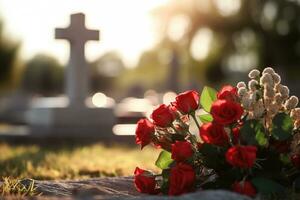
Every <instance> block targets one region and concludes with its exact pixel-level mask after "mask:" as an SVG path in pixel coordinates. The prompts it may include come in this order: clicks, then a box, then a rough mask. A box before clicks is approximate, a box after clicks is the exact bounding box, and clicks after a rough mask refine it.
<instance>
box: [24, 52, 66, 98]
mask: <svg viewBox="0 0 300 200" xmlns="http://www.w3.org/2000/svg"><path fill="white" fill-rule="evenodd" d="M63 70H64V68H63V67H62V66H61V65H60V64H59V63H58V61H57V60H56V59H55V58H52V57H50V56H47V55H42V54H40V55H36V56H35V57H34V58H32V59H31V60H29V61H28V62H27V63H26V65H25V69H24V72H23V76H22V82H21V87H22V89H24V90H25V91H27V92H29V93H30V94H39V95H43V96H53V95H57V94H61V93H62V92H63V78H64V77H63V73H64V72H63Z"/></svg>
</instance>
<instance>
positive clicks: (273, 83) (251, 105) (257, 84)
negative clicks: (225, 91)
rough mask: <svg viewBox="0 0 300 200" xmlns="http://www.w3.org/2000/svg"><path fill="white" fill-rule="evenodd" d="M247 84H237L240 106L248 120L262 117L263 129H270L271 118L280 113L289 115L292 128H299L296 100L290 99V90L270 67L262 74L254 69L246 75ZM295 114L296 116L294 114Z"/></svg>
mask: <svg viewBox="0 0 300 200" xmlns="http://www.w3.org/2000/svg"><path fill="white" fill-rule="evenodd" d="M248 77H249V78H250V80H249V82H248V84H246V83H245V82H239V83H238V84H237V88H238V95H239V97H240V99H241V104H242V106H243V108H244V109H245V112H246V114H248V118H249V119H260V118H262V117H263V121H264V122H265V123H264V126H265V128H267V129H270V128H271V125H272V120H273V118H274V117H275V116H276V115H277V114H278V113H280V112H285V113H290V114H291V117H292V119H293V121H294V128H295V129H299V128H300V111H298V110H299V109H298V108H296V106H297V105H298V102H299V100H298V98H297V97H296V96H291V97H290V90H289V88H288V87H287V86H285V85H282V84H281V77H280V76H279V75H278V74H277V73H276V72H275V70H274V69H273V68H271V67H267V68H265V69H264V70H263V71H262V73H261V72H260V71H259V70H257V69H254V70H252V71H250V73H249V74H248ZM296 113H297V114H296Z"/></svg>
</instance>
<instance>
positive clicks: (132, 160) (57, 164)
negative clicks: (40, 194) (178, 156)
mask: <svg viewBox="0 0 300 200" xmlns="http://www.w3.org/2000/svg"><path fill="white" fill-rule="evenodd" d="M158 153H159V151H158V150H155V149H153V148H145V149H144V150H143V151H140V149H138V147H137V146H130V145H125V144H119V143H105V144H104V143H98V142H96V143H85V144H82V142H81V143H79V142H78V141H76V142H59V143H58V144H52V143H51V144H16V143H8V142H1V143H0V174H1V178H2V180H1V181H3V182H4V184H3V185H2V188H1V193H2V195H7V194H21V195H22V194H26V195H29V196H31V195H34V196H35V195H36V194H35V192H34V190H33V187H32V188H31V187H26V188H22V187H23V186H22V185H17V184H16V181H19V180H23V179H28V178H29V179H34V180H85V179H90V178H99V177H101V178H104V177H116V176H117V177H120V176H132V174H133V170H134V169H135V167H136V165H140V166H143V167H147V168H149V169H152V170H153V171H155V170H157V169H156V168H155V166H154V165H153V163H154V161H155V159H156V156H157V155H156V154H158Z"/></svg>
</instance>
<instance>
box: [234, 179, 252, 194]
mask: <svg viewBox="0 0 300 200" xmlns="http://www.w3.org/2000/svg"><path fill="white" fill-rule="evenodd" d="M232 190H233V191H234V192H237V193H240V194H244V195H247V196H250V197H255V195H256V189H255V187H254V186H253V184H252V183H251V182H250V181H241V182H235V183H233V185H232Z"/></svg>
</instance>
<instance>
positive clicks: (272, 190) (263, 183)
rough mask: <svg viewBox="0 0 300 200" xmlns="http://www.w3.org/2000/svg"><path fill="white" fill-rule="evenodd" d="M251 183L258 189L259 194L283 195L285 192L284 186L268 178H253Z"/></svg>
mask: <svg viewBox="0 0 300 200" xmlns="http://www.w3.org/2000/svg"><path fill="white" fill-rule="evenodd" d="M251 182H252V183H253V185H254V186H255V187H256V189H257V190H258V192H259V193H261V194H264V195H269V194H283V193H284V192H285V187H284V186H282V185H280V184H279V183H277V182H275V181H273V180H270V179H267V178H263V177H256V178H253V179H252V180H251Z"/></svg>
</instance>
